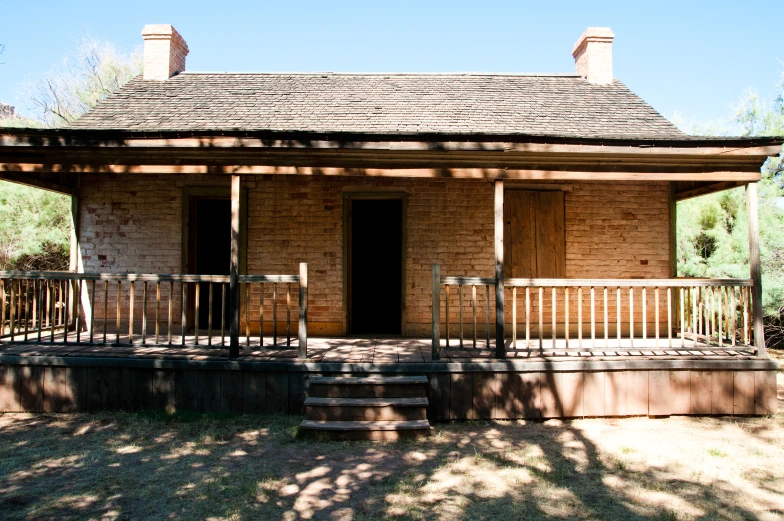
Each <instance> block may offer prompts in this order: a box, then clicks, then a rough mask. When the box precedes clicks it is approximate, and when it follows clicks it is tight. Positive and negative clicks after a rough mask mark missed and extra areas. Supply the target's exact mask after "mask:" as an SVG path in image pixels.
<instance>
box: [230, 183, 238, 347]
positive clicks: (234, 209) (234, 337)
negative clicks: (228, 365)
mask: <svg viewBox="0 0 784 521" xmlns="http://www.w3.org/2000/svg"><path fill="white" fill-rule="evenodd" d="M239 265H240V176H238V175H232V176H231V260H230V263H229V357H230V358H236V357H238V356H239V355H240V284H239Z"/></svg>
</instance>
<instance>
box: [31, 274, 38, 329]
mask: <svg viewBox="0 0 784 521" xmlns="http://www.w3.org/2000/svg"><path fill="white" fill-rule="evenodd" d="M38 286H39V284H38V281H37V280H35V279H33V306H32V315H33V320H32V322H31V323H30V327H32V328H33V329H36V328H37V324H36V322H37V321H38V291H37V289H38Z"/></svg>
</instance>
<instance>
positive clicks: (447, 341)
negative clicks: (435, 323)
mask: <svg viewBox="0 0 784 521" xmlns="http://www.w3.org/2000/svg"><path fill="white" fill-rule="evenodd" d="M445 290H446V296H445V297H444V299H445V306H444V308H445V310H446V347H450V346H449V284H447V285H446V288H445Z"/></svg>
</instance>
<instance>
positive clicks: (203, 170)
mask: <svg viewBox="0 0 784 521" xmlns="http://www.w3.org/2000/svg"><path fill="white" fill-rule="evenodd" d="M5 169H12V170H14V171H17V172H39V171H42V170H46V171H50V172H69V173H79V172H85V173H111V174H218V175H221V174H222V175H306V176H360V177H406V178H429V179H451V178H460V179H478V180H480V179H484V180H494V179H507V180H515V179H517V180H528V181H714V182H715V181H736V182H741V183H746V182H751V181H759V179H760V173H759V171H758V170H756V171H705V172H671V173H667V172H635V171H631V170H630V171H623V172H614V171H601V172H595V171H580V170H578V169H576V170H569V171H566V170H539V169H506V168H449V167H444V168H346V167H313V166H269V165H235V166H210V165H117V164H108V165H60V164H47V165H43V164H32V163H31V164H27V163H0V171H2V170H5Z"/></svg>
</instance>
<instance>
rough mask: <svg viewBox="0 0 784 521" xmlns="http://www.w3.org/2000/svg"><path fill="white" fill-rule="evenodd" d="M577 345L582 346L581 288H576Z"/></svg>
mask: <svg viewBox="0 0 784 521" xmlns="http://www.w3.org/2000/svg"><path fill="white" fill-rule="evenodd" d="M577 347H579V348H580V349H582V347H583V288H582V287H578V288H577Z"/></svg>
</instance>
